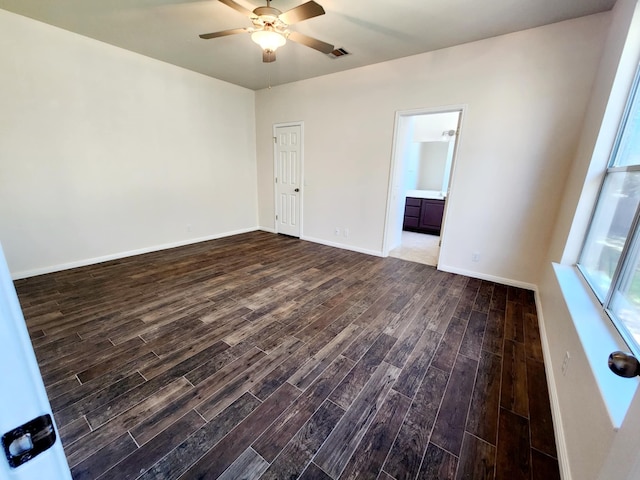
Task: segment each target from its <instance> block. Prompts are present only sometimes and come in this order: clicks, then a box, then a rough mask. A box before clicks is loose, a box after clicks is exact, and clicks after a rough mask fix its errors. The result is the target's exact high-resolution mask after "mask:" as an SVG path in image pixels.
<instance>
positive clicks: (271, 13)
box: [253, 7, 282, 25]
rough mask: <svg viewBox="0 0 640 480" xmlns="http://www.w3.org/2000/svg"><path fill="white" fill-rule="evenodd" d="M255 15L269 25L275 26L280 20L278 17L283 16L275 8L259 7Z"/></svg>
mask: <svg viewBox="0 0 640 480" xmlns="http://www.w3.org/2000/svg"><path fill="white" fill-rule="evenodd" d="M253 13H254V15H256V16H257V17H259V18H260V20H262V21H263V22H264V23H265V24H267V25H270V24H271V25H272V24H274V23H275V22H276V21H277V20H278V16H279V15H281V14H282V12H281V11H280V10H278V9H277V8H273V7H258V8H256V9H255V10H254V11H253Z"/></svg>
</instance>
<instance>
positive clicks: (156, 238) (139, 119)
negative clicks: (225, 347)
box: [0, 10, 257, 276]
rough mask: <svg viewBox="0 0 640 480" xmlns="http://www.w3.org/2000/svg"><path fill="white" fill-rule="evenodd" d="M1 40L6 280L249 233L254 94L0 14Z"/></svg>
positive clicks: (253, 218)
mask: <svg viewBox="0 0 640 480" xmlns="http://www.w3.org/2000/svg"><path fill="white" fill-rule="evenodd" d="M0 32H2V34H1V35H0V85H1V88H0V242H1V243H2V245H3V246H4V249H5V252H6V255H7V260H8V263H9V266H10V269H11V271H12V274H13V275H14V276H24V275H29V274H33V273H38V272H43V271H49V270H55V269H58V268H60V267H64V266H71V265H76V264H82V263H87V262H91V261H94V260H96V259H101V258H110V257H114V256H115V257H117V256H121V255H123V254H126V253H127V252H132V251H139V250H149V249H154V248H157V247H159V246H163V245H172V244H178V243H185V242H190V241H195V240H196V239H200V238H207V237H212V236H214V237H215V236H218V235H222V234H225V233H229V232H233V231H241V230H245V229H252V228H255V227H256V226H257V215H256V208H257V207H256V203H257V198H256V163H255V110H254V108H255V104H254V92H252V91H250V90H247V89H244V88H241V87H237V86H234V85H230V84H227V83H224V82H221V81H218V80H214V79H212V78H209V77H206V76H203V75H200V74H196V73H193V72H190V71H187V70H184V69H181V68H178V67H175V66H172V65H168V64H165V63H162V62H158V61H156V60H152V59H150V58H147V57H143V56H141V55H137V54H134V53H131V52H128V51H125V50H121V49H119V48H116V47H113V46H109V45H106V44H103V43H100V42H97V41H94V40H91V39H88V38H85V37H82V36H79V35H75V34H72V33H69V32H67V31H64V30H61V29H57V28H55V27H51V26H49V25H45V24H42V23H39V22H36V21H33V20H30V19H27V18H25V17H20V16H17V15H14V14H11V13H9V12H6V11H4V10H0ZM189 226H190V227H189Z"/></svg>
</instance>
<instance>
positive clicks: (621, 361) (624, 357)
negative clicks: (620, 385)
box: [608, 352, 640, 378]
mask: <svg viewBox="0 0 640 480" xmlns="http://www.w3.org/2000/svg"><path fill="white" fill-rule="evenodd" d="M608 363H609V368H610V369H611V371H612V372H613V373H615V374H616V375H620V376H621V377H626V378H632V377H635V376H636V375H640V362H638V359H637V358H636V357H634V356H633V355H630V354H628V353H625V352H613V353H612V354H611V355H609V362H608Z"/></svg>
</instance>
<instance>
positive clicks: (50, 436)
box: [2, 414, 56, 468]
mask: <svg viewBox="0 0 640 480" xmlns="http://www.w3.org/2000/svg"><path fill="white" fill-rule="evenodd" d="M54 443H56V431H55V429H54V428H53V421H52V419H51V415H49V414H46V415H41V416H39V417H37V418H34V419H33V420H31V421H30V422H27V423H25V424H24V425H20V426H19V427H17V428H14V429H13V430H11V431H10V432H7V433H5V434H4V435H2V448H3V449H4V454H5V456H6V457H7V460H8V461H9V465H10V466H11V467H12V468H16V467H19V466H20V465H22V464H23V463H26V462H28V461H29V460H31V459H32V458H35V457H36V456H38V455H39V454H41V453H42V452H44V451H45V450H47V449H48V448H49V447H51V446H52V445H53V444H54Z"/></svg>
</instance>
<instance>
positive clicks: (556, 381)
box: [538, 0, 640, 480]
mask: <svg viewBox="0 0 640 480" xmlns="http://www.w3.org/2000/svg"><path fill="white" fill-rule="evenodd" d="M639 10H640V8H639V7H638V4H637V0H618V2H617V3H616V6H615V8H614V10H613V15H612V23H611V27H610V29H609V35H608V38H607V41H606V45H605V49H604V53H603V57H602V61H601V63H600V66H599V69H598V74H597V77H596V82H595V84H594V88H593V90H592V92H591V95H590V103H589V107H588V110H587V114H586V116H585V121H584V127H583V129H582V135H581V138H580V141H579V144H578V148H577V153H576V156H575V160H574V162H573V165H572V167H571V170H570V174H569V177H568V179H567V182H566V183H565V194H564V196H563V198H562V202H561V203H560V211H559V214H558V218H557V222H556V225H555V228H554V231H553V235H552V237H551V241H550V242H549V251H548V254H547V255H546V257H545V259H544V261H543V262H542V265H543V270H542V272H541V277H540V280H539V281H538V284H539V292H540V295H539V298H540V302H541V306H542V311H541V312H540V313H541V315H542V317H543V320H544V329H545V331H546V336H545V337H546V342H547V344H548V350H547V353H548V357H547V374H548V376H549V377H550V380H551V390H552V393H553V395H554V397H555V402H556V406H557V412H556V413H558V412H560V416H561V418H559V417H558V416H556V419H555V420H556V422H557V423H556V429H557V430H558V429H560V430H561V432H562V435H563V438H564V440H565V442H566V449H567V450H566V455H565V456H564V457H565V458H564V460H565V469H566V470H568V471H570V472H571V478H573V479H574V480H578V479H579V480H592V479H597V480H609V479H613V478H615V479H619V480H635V479H638V478H640V477H639V475H640V464H638V452H639V446H640V426H639V425H640V423H638V418H639V415H640V393H636V394H635V398H633V400H632V403H631V406H630V409H629V411H628V413H627V416H626V418H625V419H624V422H623V423H622V426H621V428H620V429H619V430H618V431H615V430H614V426H613V424H612V421H611V420H610V418H609V414H608V411H607V407H606V405H605V403H604V401H603V396H602V395H601V392H600V389H599V384H598V381H597V380H596V377H595V376H594V373H593V372H594V370H593V367H592V366H590V365H589V357H591V359H592V360H593V361H596V362H601V363H598V365H600V366H601V367H602V369H603V370H605V371H606V367H605V365H606V363H605V362H606V358H607V354H608V353H610V350H605V351H603V352H599V353H598V354H597V355H598V358H593V355H595V351H596V350H598V346H599V345H598V344H602V343H604V342H605V341H606V342H607V343H613V344H615V345H618V346H619V348H621V349H625V347H624V346H623V343H622V341H621V339H619V337H618V338H611V339H608V338H607V339H605V338H599V339H596V341H595V342H594V344H591V345H589V344H583V343H582V342H581V339H580V336H579V334H578V331H577V329H576V326H575V325H574V321H573V320H572V318H571V315H570V314H569V311H568V309H567V305H566V303H565V300H564V297H563V296H562V293H561V291H560V288H559V285H558V281H557V279H556V276H555V274H554V271H553V269H552V266H551V262H557V263H564V264H566V265H573V264H574V263H575V262H576V260H577V257H578V254H579V249H580V246H581V242H582V239H583V237H584V233H585V229H586V227H587V224H588V221H589V217H590V214H591V209H592V206H593V204H594V201H595V197H596V195H597V192H598V188H599V186H600V183H601V179H602V171H603V169H604V167H605V166H606V164H607V160H608V156H609V153H610V150H611V146H612V143H613V139H614V136H615V132H616V129H617V126H618V122H619V120H620V117H621V114H622V110H623V108H624V104H625V100H626V97H627V95H628V91H629V87H630V84H631V81H632V79H633V75H634V73H635V69H636V66H637V65H638V61H639V60H640V11H639ZM575 321H576V322H580V321H582V322H584V321H586V319H585V318H576V319H575ZM578 326H579V327H580V328H584V327H582V326H581V325H578ZM565 352H569V353H570V356H571V362H570V366H569V368H568V369H567V372H566V374H565V375H563V374H562V371H561V370H562V362H563V357H564V355H565ZM606 373H607V374H610V372H606ZM610 375H613V374H610ZM615 379H617V377H613V379H608V381H614V380H615ZM617 381H620V382H632V380H627V379H618V380H617ZM600 383H601V384H602V381H600ZM625 386H626V385H625ZM611 393H612V395H613V396H615V395H616V391H614V392H611ZM634 469H635V470H634Z"/></svg>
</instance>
